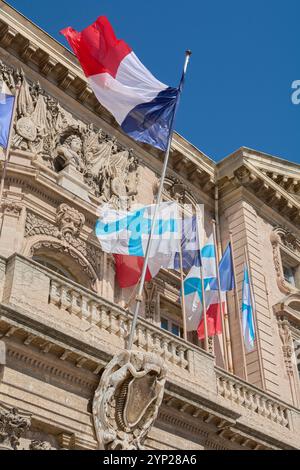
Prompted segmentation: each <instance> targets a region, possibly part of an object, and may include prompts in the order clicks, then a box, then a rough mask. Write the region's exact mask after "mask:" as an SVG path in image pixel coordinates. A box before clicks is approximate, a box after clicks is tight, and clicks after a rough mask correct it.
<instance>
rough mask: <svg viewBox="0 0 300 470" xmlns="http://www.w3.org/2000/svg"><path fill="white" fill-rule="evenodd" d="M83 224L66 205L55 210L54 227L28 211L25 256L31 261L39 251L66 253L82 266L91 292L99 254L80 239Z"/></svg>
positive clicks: (77, 212)
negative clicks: (89, 283) (90, 286)
mask: <svg viewBox="0 0 300 470" xmlns="http://www.w3.org/2000/svg"><path fill="white" fill-rule="evenodd" d="M84 221H85V218H84V216H83V214H81V213H80V212H79V211H77V210H76V209H74V208H72V207H70V206H68V205H67V204H61V205H60V206H59V207H58V209H57V214H56V225H55V224H52V223H50V222H49V221H46V220H45V219H42V218H41V217H39V216H37V215H36V214H34V213H32V212H30V211H29V212H27V215H26V222H25V238H28V239H29V240H28V242H27V244H26V247H25V249H24V255H25V256H28V255H30V256H31V257H32V256H33V255H34V254H35V253H36V252H37V251H38V250H39V249H41V248H50V249H52V250H57V251H60V252H63V253H67V254H68V255H69V256H71V257H72V258H74V259H75V261H76V262H78V263H79V264H80V266H82V268H83V271H84V272H85V273H86V274H87V275H88V277H89V279H90V282H91V285H92V287H93V288H94V287H95V283H96V281H97V279H98V277H99V267H100V264H101V259H102V252H101V250H100V249H98V248H97V247H95V246H94V245H92V244H91V243H88V242H85V241H83V240H82V239H80V238H79V235H80V232H81V229H82V226H83V224H84Z"/></svg>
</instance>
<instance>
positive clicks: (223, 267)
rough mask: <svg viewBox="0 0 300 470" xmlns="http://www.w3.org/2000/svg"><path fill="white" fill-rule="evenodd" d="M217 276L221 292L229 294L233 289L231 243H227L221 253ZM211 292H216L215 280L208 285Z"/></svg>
mask: <svg viewBox="0 0 300 470" xmlns="http://www.w3.org/2000/svg"><path fill="white" fill-rule="evenodd" d="M219 276H220V287H221V292H229V291H231V290H233V289H234V287H235V284H234V271H233V259H232V250H231V243H228V245H227V247H226V250H225V251H224V253H223V256H222V259H221V261H220V263H219ZM210 289H211V290H218V280H217V278H215V279H214V280H213V281H212V282H211V283H210Z"/></svg>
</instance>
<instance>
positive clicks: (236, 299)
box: [229, 230, 248, 381]
mask: <svg viewBox="0 0 300 470" xmlns="http://www.w3.org/2000/svg"><path fill="white" fill-rule="evenodd" d="M229 239H230V245H231V254H232V269H233V278H234V291H233V292H234V300H235V309H236V310H235V311H236V314H237V315H238V325H239V330H240V335H241V341H242V356H243V368H244V379H245V380H246V381H247V380H248V374H247V362H246V353H245V345H244V338H243V328H242V318H241V310H240V301H239V293H238V288H237V280H236V272H235V265H234V247H233V238H232V231H231V230H230V231H229Z"/></svg>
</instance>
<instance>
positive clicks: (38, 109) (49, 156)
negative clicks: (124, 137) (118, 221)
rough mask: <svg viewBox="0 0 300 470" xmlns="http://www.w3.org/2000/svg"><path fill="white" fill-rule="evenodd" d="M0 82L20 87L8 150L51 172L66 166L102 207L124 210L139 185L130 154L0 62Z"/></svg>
mask: <svg viewBox="0 0 300 470" xmlns="http://www.w3.org/2000/svg"><path fill="white" fill-rule="evenodd" d="M0 80H3V81H5V83H6V84H7V85H8V87H9V88H10V89H11V90H12V91H14V89H15V88H16V85H18V86H20V91H19V97H18V103H17V109H16V121H15V126H14V135H13V141H12V146H13V147H14V148H16V149H21V150H25V151H29V152H31V153H34V154H35V155H36V156H37V158H38V159H39V160H40V161H42V162H43V163H44V164H46V165H47V166H48V167H49V168H51V169H52V170H54V171H57V172H58V171H60V170H62V169H63V168H64V167H65V166H67V165H69V164H71V165H72V166H73V167H74V168H75V169H76V170H77V171H78V172H80V173H81V174H82V176H83V179H84V181H85V183H86V184H87V185H88V186H89V188H90V191H91V192H92V193H93V194H94V195H95V196H97V197H99V198H100V199H101V201H102V202H107V203H110V204H111V205H113V206H114V207H115V208H116V209H119V208H124V207H130V205H131V203H132V202H133V201H134V200H135V197H136V195H137V186H138V184H139V163H138V160H137V158H136V157H135V156H134V155H133V151H132V150H131V149H125V148H124V147H123V146H121V145H120V144H119V143H118V142H117V140H116V138H115V137H112V136H109V135H108V134H106V133H105V132H103V131H102V130H101V129H95V128H94V126H93V125H92V124H90V125H88V124H85V123H83V122H81V121H79V120H78V119H76V118H74V117H73V116H72V114H71V113H69V112H68V111H67V110H65V109H64V108H63V107H62V106H61V105H60V104H59V102H58V101H57V100H56V99H55V98H53V97H52V96H50V95H48V94H47V93H46V92H45V91H44V90H43V89H42V88H41V86H40V84H39V82H36V83H29V82H28V80H27V79H26V76H25V74H24V72H23V71H22V70H21V71H16V70H13V69H12V68H10V67H7V66H6V65H4V64H3V63H2V62H1V61H0Z"/></svg>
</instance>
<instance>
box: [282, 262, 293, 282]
mask: <svg viewBox="0 0 300 470" xmlns="http://www.w3.org/2000/svg"><path fill="white" fill-rule="evenodd" d="M283 275H284V279H285V280H286V281H287V282H289V283H290V284H291V285H292V286H294V287H295V285H296V284H295V268H291V267H290V266H284V265H283Z"/></svg>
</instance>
